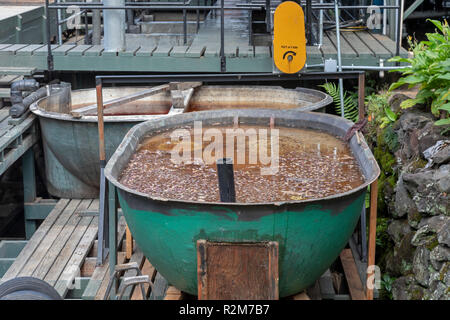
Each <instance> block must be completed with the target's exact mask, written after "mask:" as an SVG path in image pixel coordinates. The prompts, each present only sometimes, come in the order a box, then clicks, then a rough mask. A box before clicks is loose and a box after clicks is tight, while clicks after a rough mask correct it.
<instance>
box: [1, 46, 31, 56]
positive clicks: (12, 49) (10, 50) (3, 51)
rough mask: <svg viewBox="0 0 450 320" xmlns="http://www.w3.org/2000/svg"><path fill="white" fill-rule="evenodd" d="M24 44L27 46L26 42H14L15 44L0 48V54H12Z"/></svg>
mask: <svg viewBox="0 0 450 320" xmlns="http://www.w3.org/2000/svg"><path fill="white" fill-rule="evenodd" d="M26 46H27V44H15V45H12V46H9V47H7V48H4V49H1V50H0V56H4V55H14V54H16V51H18V50H20V49H22V48H24V47H26Z"/></svg>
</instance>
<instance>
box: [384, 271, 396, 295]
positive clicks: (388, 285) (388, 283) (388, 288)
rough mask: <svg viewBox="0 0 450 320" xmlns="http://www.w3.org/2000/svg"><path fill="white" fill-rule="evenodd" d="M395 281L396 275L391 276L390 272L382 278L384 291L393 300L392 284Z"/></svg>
mask: <svg viewBox="0 0 450 320" xmlns="http://www.w3.org/2000/svg"><path fill="white" fill-rule="evenodd" d="M394 281H395V278H394V277H391V276H390V275H388V274H384V275H383V277H382V278H381V290H382V291H383V295H384V296H385V297H386V298H388V299H390V300H392V298H393V297H392V285H393V283H394Z"/></svg>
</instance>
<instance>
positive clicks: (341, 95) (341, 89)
mask: <svg viewBox="0 0 450 320" xmlns="http://www.w3.org/2000/svg"><path fill="white" fill-rule="evenodd" d="M334 15H335V21H336V44H337V56H338V68H339V72H342V57H341V30H340V26H339V8H338V2H337V0H334ZM339 98H340V101H341V116H342V117H345V111H344V80H343V79H342V78H339Z"/></svg>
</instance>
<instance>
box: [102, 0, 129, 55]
mask: <svg viewBox="0 0 450 320" xmlns="http://www.w3.org/2000/svg"><path fill="white" fill-rule="evenodd" d="M124 5H125V0H109V1H104V6H105V7H114V6H124ZM103 25H104V47H105V51H109V52H117V51H124V50H125V10H111V9H110V10H103Z"/></svg>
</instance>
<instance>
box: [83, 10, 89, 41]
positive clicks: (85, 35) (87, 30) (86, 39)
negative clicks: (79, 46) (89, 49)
mask: <svg viewBox="0 0 450 320" xmlns="http://www.w3.org/2000/svg"><path fill="white" fill-rule="evenodd" d="M84 44H89V25H88V15H87V10H85V11H84Z"/></svg>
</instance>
